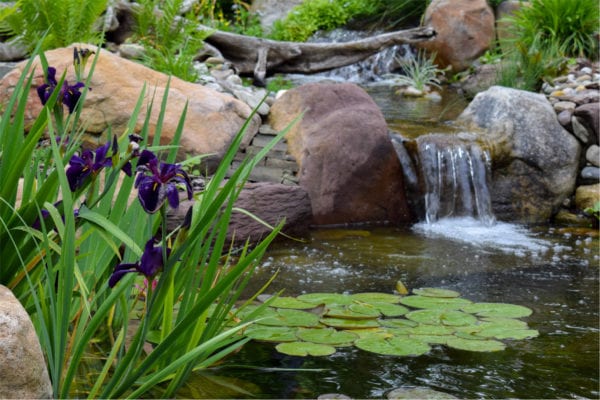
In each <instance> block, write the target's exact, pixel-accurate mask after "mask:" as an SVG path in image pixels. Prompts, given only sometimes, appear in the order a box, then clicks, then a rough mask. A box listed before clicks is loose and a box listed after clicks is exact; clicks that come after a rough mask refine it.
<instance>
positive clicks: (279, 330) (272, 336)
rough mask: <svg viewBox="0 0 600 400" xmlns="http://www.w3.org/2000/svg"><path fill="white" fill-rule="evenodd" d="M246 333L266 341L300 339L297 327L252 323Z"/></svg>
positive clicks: (252, 337) (255, 338) (253, 337)
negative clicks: (297, 334)
mask: <svg viewBox="0 0 600 400" xmlns="http://www.w3.org/2000/svg"><path fill="white" fill-rule="evenodd" d="M246 335H247V336H248V337H249V338H251V339H254V340H261V341H264V342H293V341H296V340H298V338H297V337H296V329H294V328H290V327H287V326H264V325H252V326H250V327H248V329H246Z"/></svg>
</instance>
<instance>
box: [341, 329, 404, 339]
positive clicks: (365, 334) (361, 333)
mask: <svg viewBox="0 0 600 400" xmlns="http://www.w3.org/2000/svg"><path fill="white" fill-rule="evenodd" d="M351 332H352V333H354V334H355V335H357V336H358V337H359V338H361V339H364V338H379V339H387V338H391V337H393V336H394V334H393V333H392V332H390V331H389V330H388V329H382V328H367V329H352V330H351Z"/></svg>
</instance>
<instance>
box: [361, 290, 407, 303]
mask: <svg viewBox="0 0 600 400" xmlns="http://www.w3.org/2000/svg"><path fill="white" fill-rule="evenodd" d="M350 297H352V299H353V300H358V301H362V302H363V303H392V304H395V303H398V302H400V299H401V298H402V296H398V295H395V294H390V293H379V292H369V293H355V294H353V295H350Z"/></svg>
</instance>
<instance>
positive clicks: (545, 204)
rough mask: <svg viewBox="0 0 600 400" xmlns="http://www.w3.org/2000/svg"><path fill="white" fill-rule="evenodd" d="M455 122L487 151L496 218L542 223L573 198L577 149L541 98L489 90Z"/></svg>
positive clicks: (548, 103)
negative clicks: (488, 151)
mask: <svg viewBox="0 0 600 400" xmlns="http://www.w3.org/2000/svg"><path fill="white" fill-rule="evenodd" d="M457 122H459V123H461V124H462V125H463V126H464V127H466V128H467V129H468V130H472V131H475V132H478V135H479V138H480V139H481V141H483V142H484V143H485V144H486V145H487V146H488V147H489V148H490V150H491V158H492V182H491V188H490V194H491V197H492V208H493V210H494V213H495V214H496V216H497V217H498V218H499V219H502V220H511V221H518V222H523V223H540V222H547V221H548V220H549V219H550V218H551V217H552V216H553V215H554V214H555V213H556V212H557V211H558V209H559V208H560V206H561V204H562V203H563V201H564V200H565V199H566V198H568V197H569V196H571V194H572V193H573V191H574V189H575V181H576V178H577V173H578V171H579V157H580V153H581V145H580V144H579V142H578V141H577V139H575V138H574V137H573V135H571V134H570V133H569V132H568V131H567V130H565V129H564V128H563V127H562V126H561V125H560V124H559V123H558V120H557V118H556V112H555V111H554V109H553V108H552V106H551V105H550V102H549V101H548V100H547V99H546V97H545V96H544V95H542V94H537V93H532V92H527V91H524V90H517V89H511V88H506V87H500V86H492V87H491V88H490V89H488V90H486V91H485V92H481V93H479V94H477V96H475V98H474V99H473V101H472V102H471V103H470V104H469V106H468V107H467V108H466V109H465V110H464V111H463V113H462V114H461V115H460V116H459V117H458V119H457Z"/></svg>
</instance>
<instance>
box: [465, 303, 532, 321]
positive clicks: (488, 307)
mask: <svg viewBox="0 0 600 400" xmlns="http://www.w3.org/2000/svg"><path fill="white" fill-rule="evenodd" d="M461 309H462V310H463V311H464V312H468V313H471V314H476V315H478V316H480V317H503V318H522V317H528V316H530V315H531V313H532V311H531V309H530V308H527V307H525V306H520V305H517V304H506V303H472V304H468V305H465V306H463V307H461Z"/></svg>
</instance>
